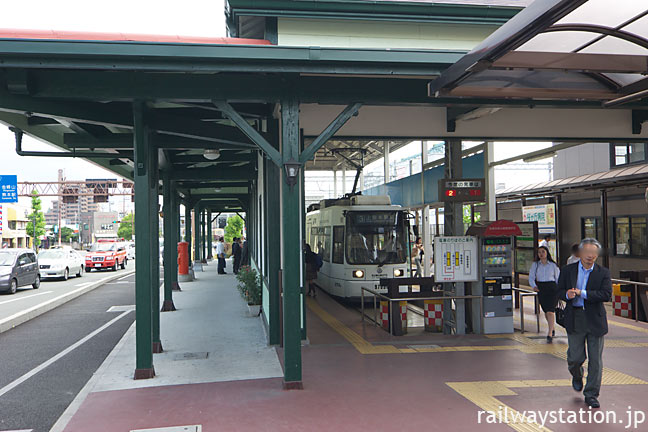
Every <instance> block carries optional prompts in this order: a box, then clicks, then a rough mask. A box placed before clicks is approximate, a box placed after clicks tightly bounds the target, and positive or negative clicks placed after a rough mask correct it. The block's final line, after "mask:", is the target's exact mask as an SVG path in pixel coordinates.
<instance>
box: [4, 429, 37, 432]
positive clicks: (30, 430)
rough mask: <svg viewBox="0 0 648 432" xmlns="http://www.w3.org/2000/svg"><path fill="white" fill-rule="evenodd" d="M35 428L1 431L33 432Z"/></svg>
mask: <svg viewBox="0 0 648 432" xmlns="http://www.w3.org/2000/svg"><path fill="white" fill-rule="evenodd" d="M33 430H34V429H20V430H10V431H0V432H32V431H33Z"/></svg>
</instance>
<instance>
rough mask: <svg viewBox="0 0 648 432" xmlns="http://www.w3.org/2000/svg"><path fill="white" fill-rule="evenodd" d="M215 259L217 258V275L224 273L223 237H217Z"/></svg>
mask: <svg viewBox="0 0 648 432" xmlns="http://www.w3.org/2000/svg"><path fill="white" fill-rule="evenodd" d="M216 257H217V258H218V274H227V273H225V243H224V242H223V237H219V239H218V242H217V243H216Z"/></svg>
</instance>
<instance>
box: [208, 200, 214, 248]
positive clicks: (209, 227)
mask: <svg viewBox="0 0 648 432" xmlns="http://www.w3.org/2000/svg"><path fill="white" fill-rule="evenodd" d="M212 231H213V230H212V212H211V210H209V211H207V259H214V256H213V252H212V250H213V246H214V245H213V243H212V237H213V234H212Z"/></svg>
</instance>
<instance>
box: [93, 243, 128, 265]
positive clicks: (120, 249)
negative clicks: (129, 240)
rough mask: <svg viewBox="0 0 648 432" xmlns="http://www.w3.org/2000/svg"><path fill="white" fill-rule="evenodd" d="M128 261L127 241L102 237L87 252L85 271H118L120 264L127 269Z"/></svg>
mask: <svg viewBox="0 0 648 432" xmlns="http://www.w3.org/2000/svg"><path fill="white" fill-rule="evenodd" d="M127 263H128V258H127V257H126V244H125V243H123V242H120V241H118V240H113V239H106V240H103V239H102V240H99V241H97V242H96V243H94V244H93V245H92V247H91V248H90V250H89V251H88V252H86V256H85V271H86V272H90V271H92V269H111V270H113V271H116V270H117V267H118V266H120V267H121V268H123V269H125V268H126V264H127Z"/></svg>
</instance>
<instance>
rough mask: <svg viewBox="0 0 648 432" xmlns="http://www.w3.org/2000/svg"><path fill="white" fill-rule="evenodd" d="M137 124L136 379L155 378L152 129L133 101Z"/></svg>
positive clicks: (139, 105)
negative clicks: (152, 271) (152, 263)
mask: <svg viewBox="0 0 648 432" xmlns="http://www.w3.org/2000/svg"><path fill="white" fill-rule="evenodd" d="M133 119H134V120H133V122H134V124H135V143H134V144H135V164H136V165H135V166H136V169H135V238H136V239H137V242H138V244H141V246H142V247H138V248H136V249H135V256H136V259H135V316H136V318H135V319H136V322H137V328H136V331H135V344H136V356H135V379H145V378H153V376H155V370H154V369H153V329H152V326H153V316H152V315H153V314H152V303H153V299H152V296H153V295H152V290H151V281H152V275H151V260H152V257H151V254H153V253H155V251H153V250H152V249H151V229H150V227H151V217H152V211H151V207H152V202H151V192H150V191H151V187H150V184H151V176H152V173H153V171H154V168H153V166H152V159H151V149H150V144H149V142H148V140H149V136H148V135H149V131H148V128H147V127H146V123H145V121H144V104H143V103H142V102H136V103H134V104H133Z"/></svg>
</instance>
